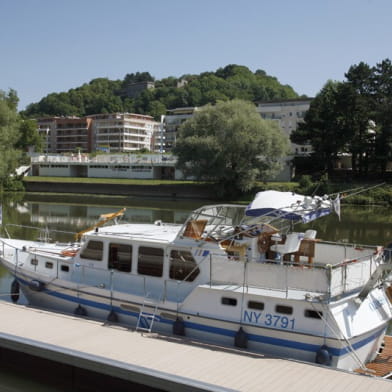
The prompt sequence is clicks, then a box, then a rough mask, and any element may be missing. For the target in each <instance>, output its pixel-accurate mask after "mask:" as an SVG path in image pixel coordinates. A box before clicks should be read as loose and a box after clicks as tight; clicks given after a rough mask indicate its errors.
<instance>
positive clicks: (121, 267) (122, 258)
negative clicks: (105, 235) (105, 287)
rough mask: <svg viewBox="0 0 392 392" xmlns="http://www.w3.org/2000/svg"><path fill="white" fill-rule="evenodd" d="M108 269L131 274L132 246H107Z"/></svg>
mask: <svg viewBox="0 0 392 392" xmlns="http://www.w3.org/2000/svg"><path fill="white" fill-rule="evenodd" d="M108 267H109V269H115V270H118V271H123V272H131V269H132V246H131V245H124V244H110V245H109V263H108Z"/></svg>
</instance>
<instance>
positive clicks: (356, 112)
mask: <svg viewBox="0 0 392 392" xmlns="http://www.w3.org/2000/svg"><path fill="white" fill-rule="evenodd" d="M345 76H346V79H347V80H346V81H344V82H328V83H327V84H326V85H325V86H324V88H323V89H322V90H321V91H320V93H319V94H318V95H317V96H316V98H315V99H314V100H313V101H312V103H311V105H310V109H309V111H308V113H307V114H306V116H305V122H304V123H303V124H301V125H300V126H299V128H298V129H297V130H296V131H294V132H293V133H292V134H291V140H292V141H293V142H295V143H299V144H301V143H304V142H310V143H311V144H312V147H313V150H314V156H315V157H318V158H319V160H320V161H322V162H325V168H326V169H328V170H329V171H331V170H332V168H333V161H334V159H335V158H336V157H337V155H338V154H339V153H342V152H349V153H350V154H351V157H352V168H353V172H354V173H357V174H360V175H363V174H368V173H369V172H375V171H376V168H377V167H378V170H380V172H381V173H384V172H385V170H386V166H387V163H388V162H389V161H391V159H392V64H391V61H390V60H388V59H386V60H384V61H382V62H381V63H379V64H377V66H375V67H370V66H369V65H367V64H365V63H363V62H361V63H359V64H357V65H353V66H351V67H350V69H349V70H348V72H347V73H346V75H345Z"/></svg>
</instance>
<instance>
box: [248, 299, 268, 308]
mask: <svg viewBox="0 0 392 392" xmlns="http://www.w3.org/2000/svg"><path fill="white" fill-rule="evenodd" d="M248 309H257V310H264V302H257V301H248Z"/></svg>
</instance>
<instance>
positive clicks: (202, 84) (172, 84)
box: [21, 65, 298, 120]
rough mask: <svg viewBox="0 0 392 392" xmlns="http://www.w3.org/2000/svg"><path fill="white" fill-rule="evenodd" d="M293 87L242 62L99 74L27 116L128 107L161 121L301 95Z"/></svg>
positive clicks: (83, 113)
mask: <svg viewBox="0 0 392 392" xmlns="http://www.w3.org/2000/svg"><path fill="white" fill-rule="evenodd" d="M145 81H151V82H154V84H155V88H153V89H148V90H144V91H143V92H142V93H141V94H140V95H139V96H138V97H136V98H130V97H129V96H127V94H126V88H127V86H129V85H130V84H132V83H138V82H145ZM297 97H298V94H297V93H296V92H295V91H294V90H293V88H292V87H291V86H288V85H282V84H280V83H279V81H278V80H277V79H276V78H275V77H273V76H269V75H267V74H266V73H265V72H264V71H262V70H257V71H256V72H254V73H253V72H252V71H250V70H249V69H248V68H247V67H245V66H241V65H227V66H226V67H224V68H219V69H218V70H217V71H216V72H204V73H201V74H199V75H183V76H181V77H180V78H175V77H168V78H164V79H161V80H155V78H154V77H152V76H151V75H150V74H149V73H148V72H141V73H140V72H137V73H132V74H127V75H126V76H125V77H124V79H123V80H109V79H107V78H97V79H93V80H91V81H90V82H89V83H85V84H83V85H82V86H80V87H77V88H74V89H70V90H69V91H68V92H60V93H51V94H48V95H47V96H46V97H44V98H42V99H41V100H40V101H39V102H37V103H32V104H30V105H29V106H28V107H27V108H26V110H25V111H24V112H22V113H21V114H22V115H23V116H24V117H28V118H31V117H42V116H86V115H89V114H96V113H111V112H130V113H141V114H149V115H151V116H153V117H155V118H156V119H157V120H158V119H159V117H160V115H162V114H165V113H166V111H167V110H168V109H174V108H178V107H188V106H202V105H205V104H207V103H215V102H217V101H226V100H230V99H234V98H239V99H246V100H249V101H268V100H275V99H290V98H297Z"/></svg>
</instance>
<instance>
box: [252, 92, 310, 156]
mask: <svg viewBox="0 0 392 392" xmlns="http://www.w3.org/2000/svg"><path fill="white" fill-rule="evenodd" d="M311 101H312V99H311V98H304V99H290V100H285V101H273V102H258V103H256V107H257V111H258V112H259V113H260V115H261V117H263V118H264V119H268V120H275V121H277V122H278V123H279V127H280V128H281V130H282V131H283V132H284V134H285V135H286V136H287V137H290V135H291V133H292V132H293V131H294V130H295V129H297V127H298V124H299V123H301V122H303V121H304V117H305V114H306V112H307V111H308V110H309V107H310V103H311ZM291 152H292V154H295V155H307V154H309V153H310V152H311V146H310V145H298V144H295V143H291Z"/></svg>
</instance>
